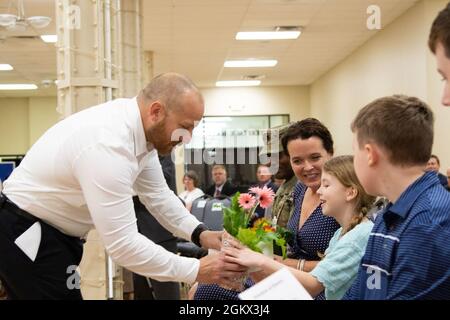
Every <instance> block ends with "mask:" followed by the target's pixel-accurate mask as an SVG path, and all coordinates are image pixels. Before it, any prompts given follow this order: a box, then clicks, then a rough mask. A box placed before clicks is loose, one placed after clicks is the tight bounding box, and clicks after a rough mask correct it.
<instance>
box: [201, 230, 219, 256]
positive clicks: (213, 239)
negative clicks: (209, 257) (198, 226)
mask: <svg viewBox="0 0 450 320" xmlns="http://www.w3.org/2000/svg"><path fill="white" fill-rule="evenodd" d="M200 244H201V245H202V248H205V249H215V250H217V251H219V250H220V248H221V246H222V231H203V232H202V233H200Z"/></svg>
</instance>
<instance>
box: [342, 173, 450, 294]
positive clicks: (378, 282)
mask: <svg viewBox="0 0 450 320" xmlns="http://www.w3.org/2000/svg"><path fill="white" fill-rule="evenodd" d="M344 299H355V300H369V299H371V300H372V299H376V300H382V299H450V193H449V192H448V191H447V190H445V189H444V188H443V187H442V185H441V184H440V183H439V179H438V178H437V176H436V174H435V173H433V172H428V173H425V174H424V175H423V176H422V177H420V178H419V179H417V180H416V181H415V182H414V183H413V184H412V185H410V186H409V187H408V188H407V189H406V190H405V191H404V192H403V193H402V195H401V196H400V198H399V199H398V201H397V202H396V203H395V204H392V203H390V204H388V206H387V207H386V208H385V209H384V210H383V211H382V212H381V214H379V215H378V217H377V219H376V221H375V225H374V227H373V230H372V233H371V234H370V238H369V242H368V244H367V248H366V253H365V255H364V257H363V258H362V261H361V266H360V268H359V271H358V276H357V278H356V280H355V282H354V283H353V285H352V287H351V288H350V289H349V290H348V291H347V293H346V295H345V296H344Z"/></svg>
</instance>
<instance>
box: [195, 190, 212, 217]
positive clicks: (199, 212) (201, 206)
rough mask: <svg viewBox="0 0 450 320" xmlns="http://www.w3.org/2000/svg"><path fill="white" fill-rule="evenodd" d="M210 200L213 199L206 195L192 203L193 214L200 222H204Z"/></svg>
mask: <svg viewBox="0 0 450 320" xmlns="http://www.w3.org/2000/svg"><path fill="white" fill-rule="evenodd" d="M210 199H212V198H211V197H210V196H208V195H206V194H205V195H203V196H201V197H200V198H197V199H195V200H194V201H193V202H192V208H191V213H192V214H193V215H194V217H196V218H197V220H198V221H201V222H203V219H204V217H205V206H206V203H207V202H208V200H210Z"/></svg>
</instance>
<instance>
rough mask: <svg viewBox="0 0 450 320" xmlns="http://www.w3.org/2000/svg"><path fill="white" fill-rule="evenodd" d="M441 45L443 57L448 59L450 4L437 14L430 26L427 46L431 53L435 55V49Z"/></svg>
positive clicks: (449, 51) (449, 50) (449, 47)
mask: <svg viewBox="0 0 450 320" xmlns="http://www.w3.org/2000/svg"><path fill="white" fill-rule="evenodd" d="M438 43H441V44H442V45H443V46H444V49H445V55H446V56H447V57H448V58H449V59H450V3H448V4H447V6H446V7H445V8H444V9H443V10H442V11H441V12H439V14H438V16H437V17H436V19H434V22H433V25H432V26H431V31H430V36H429V38H428V46H429V47H430V50H431V52H433V53H436V47H437V45H438Z"/></svg>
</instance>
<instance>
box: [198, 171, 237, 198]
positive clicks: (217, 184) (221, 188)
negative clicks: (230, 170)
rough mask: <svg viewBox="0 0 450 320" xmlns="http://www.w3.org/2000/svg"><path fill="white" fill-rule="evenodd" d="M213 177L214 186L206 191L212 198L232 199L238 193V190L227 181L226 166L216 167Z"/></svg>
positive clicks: (212, 173)
mask: <svg viewBox="0 0 450 320" xmlns="http://www.w3.org/2000/svg"><path fill="white" fill-rule="evenodd" d="M211 175H212V179H213V181H214V184H213V185H212V186H210V187H209V188H208V189H207V190H206V194H207V195H210V196H211V197H219V196H227V197H231V196H232V195H234V194H235V193H236V192H237V188H236V187H235V186H233V185H232V184H231V183H230V182H229V181H227V178H228V177H227V169H226V168H225V166H224V165H221V164H216V165H214V166H213V168H212V172H211Z"/></svg>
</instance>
